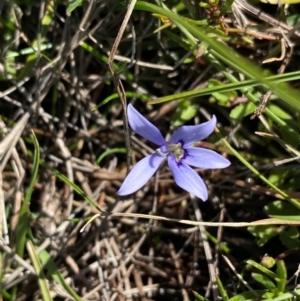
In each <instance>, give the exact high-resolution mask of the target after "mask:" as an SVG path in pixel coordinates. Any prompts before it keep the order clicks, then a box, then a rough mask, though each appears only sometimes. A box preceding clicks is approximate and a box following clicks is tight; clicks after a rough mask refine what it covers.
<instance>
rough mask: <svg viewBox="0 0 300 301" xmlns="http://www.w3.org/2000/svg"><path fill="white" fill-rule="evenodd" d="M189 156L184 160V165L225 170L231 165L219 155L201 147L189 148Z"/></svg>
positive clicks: (187, 149)
mask: <svg viewBox="0 0 300 301" xmlns="http://www.w3.org/2000/svg"><path fill="white" fill-rule="evenodd" d="M186 151H187V153H188V155H187V156H186V157H184V158H183V159H182V161H184V163H186V164H188V165H191V166H194V167H199V168H209V169H217V168H225V167H227V166H229V165H230V164H231V163H230V162H229V161H228V160H227V159H225V158H224V157H223V156H221V155H219V154H218V153H216V152H214V151H212V150H210V149H206V148H201V147H187V148H186Z"/></svg>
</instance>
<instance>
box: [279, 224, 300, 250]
mask: <svg viewBox="0 0 300 301" xmlns="http://www.w3.org/2000/svg"><path fill="white" fill-rule="evenodd" d="M279 239H280V241H281V242H282V244H283V245H285V246H286V247H287V248H288V249H290V250H292V249H299V248H300V241H299V231H298V229H297V227H295V226H292V227H289V228H288V229H287V230H285V231H283V232H281V233H280V234H279Z"/></svg>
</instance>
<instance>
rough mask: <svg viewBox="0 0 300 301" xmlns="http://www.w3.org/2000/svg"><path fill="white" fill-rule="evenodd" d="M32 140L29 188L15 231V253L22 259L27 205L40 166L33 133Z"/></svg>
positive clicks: (25, 233) (27, 211) (37, 146)
mask: <svg viewBox="0 0 300 301" xmlns="http://www.w3.org/2000/svg"><path fill="white" fill-rule="evenodd" d="M32 138H33V143H34V155H33V169H32V175H31V180H30V183H29V187H28V188H27V190H26V194H25V199H24V202H23V204H22V207H21V210H20V217H19V222H18V225H17V229H16V240H17V243H16V253H17V254H18V255H19V256H20V257H21V258H23V254H24V248H25V243H26V235H27V230H28V227H29V225H28V215H29V204H30V200H31V196H32V192H33V189H34V184H35V183H36V179H37V175H38V169H39V164H40V147H39V143H38V140H37V139H36V136H35V134H34V132H32Z"/></svg>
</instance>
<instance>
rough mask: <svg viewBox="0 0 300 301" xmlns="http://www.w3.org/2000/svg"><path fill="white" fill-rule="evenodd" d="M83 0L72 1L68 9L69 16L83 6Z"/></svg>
mask: <svg viewBox="0 0 300 301" xmlns="http://www.w3.org/2000/svg"><path fill="white" fill-rule="evenodd" d="M82 2H83V0H71V1H70V2H69V5H68V7H67V14H68V15H69V14H70V13H71V12H72V11H73V10H75V9H76V8H77V7H79V6H81V5H82Z"/></svg>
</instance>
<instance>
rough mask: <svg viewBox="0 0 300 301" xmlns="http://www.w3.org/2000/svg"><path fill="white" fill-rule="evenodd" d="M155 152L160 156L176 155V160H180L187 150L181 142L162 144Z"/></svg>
mask: <svg viewBox="0 0 300 301" xmlns="http://www.w3.org/2000/svg"><path fill="white" fill-rule="evenodd" d="M155 152H156V154H157V155H158V156H160V157H167V156H170V155H171V156H173V157H175V159H176V161H180V160H181V159H182V158H183V157H184V156H185V153H186V151H185V150H184V149H183V148H182V143H181V142H178V143H176V144H167V145H164V146H161V147H160V148H158V149H157V150H156V151H155Z"/></svg>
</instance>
